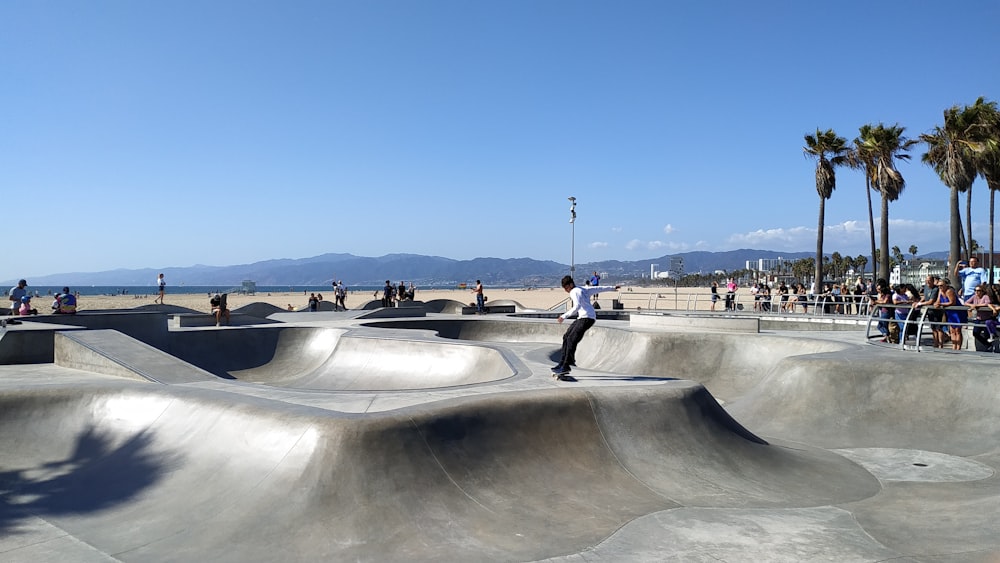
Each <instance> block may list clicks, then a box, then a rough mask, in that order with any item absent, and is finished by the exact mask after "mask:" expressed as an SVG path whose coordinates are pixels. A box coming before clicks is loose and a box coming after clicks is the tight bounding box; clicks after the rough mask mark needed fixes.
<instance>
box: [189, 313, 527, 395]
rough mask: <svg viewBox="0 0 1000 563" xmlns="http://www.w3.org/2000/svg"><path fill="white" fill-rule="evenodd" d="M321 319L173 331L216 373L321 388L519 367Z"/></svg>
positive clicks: (509, 371) (484, 353)
mask: <svg viewBox="0 0 1000 563" xmlns="http://www.w3.org/2000/svg"><path fill="white" fill-rule="evenodd" d="M346 332H347V331H346V330H342V329H334V328H321V327H289V326H275V327H273V328H272V327H253V328H241V329H239V330H204V331H187V332H174V333H171V338H172V340H171V353H173V354H174V355H176V356H178V357H179V358H182V359H184V360H185V361H187V362H190V363H192V364H194V365H196V366H199V367H201V368H203V369H205V370H207V371H209V372H211V373H213V374H215V375H217V376H219V377H225V378H230V379H237V380H240V381H245V382H250V383H261V384H265V385H270V386H274V387H287V388H294V389H314V390H324V391H335V390H341V391H359V390H364V391H386V390H412V389H434V388H441V387H454V386H459V385H473V384H479V383H485V382H491V381H499V380H503V379H507V378H511V377H513V376H515V375H516V372H515V370H514V369H513V368H512V367H511V365H510V363H509V362H507V360H506V359H504V357H503V354H501V353H500V352H499V351H498V350H496V349H494V348H490V347H488V346H481V345H473V344H465V343H450V342H437V341H426V340H404V339H393V338H368V337H359V336H345V333H346Z"/></svg>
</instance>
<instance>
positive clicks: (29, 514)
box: [0, 427, 173, 536]
mask: <svg viewBox="0 0 1000 563" xmlns="http://www.w3.org/2000/svg"><path fill="white" fill-rule="evenodd" d="M117 441H118V440H116V439H114V438H113V437H112V435H110V434H107V433H103V432H101V431H99V430H97V429H96V428H94V427H89V428H87V429H85V430H83V431H82V432H80V434H79V435H78V436H77V437H76V439H75V442H76V444H75V446H74V448H73V452H72V454H70V455H69V456H68V457H67V458H65V459H59V460H52V461H48V462H44V463H40V464H37V465H35V466H33V467H22V468H4V470H3V471H0V536H3V535H16V534H18V533H19V530H18V529H19V527H20V526H21V524H22V523H23V522H25V521H27V520H28V519H30V518H43V519H44V518H49V517H59V516H70V515H72V516H81V515H87V514H90V513H94V512H98V511H101V510H106V509H109V508H112V507H114V506H117V505H121V504H125V503H127V502H129V501H132V500H133V499H135V498H137V497H138V496H140V494H141V493H142V492H143V491H144V490H146V489H148V488H149V487H152V486H153V485H155V484H156V483H157V482H158V481H159V480H160V479H161V478H162V477H163V475H164V474H165V472H166V471H165V468H166V467H167V466H169V465H170V462H171V460H170V459H167V458H171V457H173V456H170V455H168V456H164V455H163V454H162V453H154V452H153V451H151V438H150V436H149V435H148V434H147V433H145V432H139V433H137V434H135V435H134V436H132V437H131V438H129V439H128V440H126V441H125V442H124V443H122V444H121V445H119V446H113V445H112V444H114V443H115V442H117Z"/></svg>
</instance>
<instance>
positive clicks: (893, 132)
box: [855, 123, 917, 279]
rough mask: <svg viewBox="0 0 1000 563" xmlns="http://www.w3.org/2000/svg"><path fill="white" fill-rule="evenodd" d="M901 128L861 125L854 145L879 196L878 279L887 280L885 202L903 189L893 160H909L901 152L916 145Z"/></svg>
mask: <svg viewBox="0 0 1000 563" xmlns="http://www.w3.org/2000/svg"><path fill="white" fill-rule="evenodd" d="M905 130H906V128H905V127H901V126H900V125H899V124H896V125H892V126H889V127H886V126H885V125H883V124H881V123H879V124H878V125H877V126H875V127H872V126H870V125H864V126H862V127H861V128H860V130H859V132H860V136H859V137H858V139H855V146H857V147H858V150H859V152H860V153H861V154H862V155H864V156H863V157H861V160H862V161H863V162H864V163H865V171H866V175H867V176H868V177H869V180H870V182H871V185H872V186H874V187H875V189H877V190H878V191H879V193H880V194H881V195H882V217H881V232H880V233H879V234H880V236H879V249H880V250H881V252H880V253H879V257H880V260H879V262H878V264H879V277H881V278H883V279H889V202H890V201H896V200H897V199H899V195H900V194H901V193H902V192H903V189H904V188H905V187H906V182H905V181H904V180H903V175H902V174H900V173H899V170H897V169H896V160H909V159H910V155H908V154H906V153H905V152H904V151H908V150H910V147H912V146H913V145H915V144H916V143H917V140H915V139H907V138H906V137H904V136H903V131H905Z"/></svg>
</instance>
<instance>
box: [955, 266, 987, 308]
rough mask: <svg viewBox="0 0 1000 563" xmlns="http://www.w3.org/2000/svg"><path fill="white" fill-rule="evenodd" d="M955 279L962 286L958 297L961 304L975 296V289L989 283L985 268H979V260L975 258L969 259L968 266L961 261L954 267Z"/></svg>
mask: <svg viewBox="0 0 1000 563" xmlns="http://www.w3.org/2000/svg"><path fill="white" fill-rule="evenodd" d="M955 279H956V280H957V281H958V282H959V285H960V286H962V294H961V295H960V296H959V297H960V298H961V299H962V303H965V301H966V300H967V299H970V298H971V297H973V296H974V295H975V294H976V288H977V287H979V286H981V285H986V284H989V282H990V280H989V275H988V274H987V272H986V268H980V267H979V258H976V257H975V256H973V257H972V258H969V262H968V264H966V262H965V260H962V261H961V262H959V263H958V265H957V266H955Z"/></svg>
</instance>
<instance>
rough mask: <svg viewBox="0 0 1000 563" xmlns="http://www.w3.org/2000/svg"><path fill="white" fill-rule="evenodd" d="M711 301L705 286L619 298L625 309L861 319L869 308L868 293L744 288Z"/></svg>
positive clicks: (627, 293) (628, 293)
mask: <svg viewBox="0 0 1000 563" xmlns="http://www.w3.org/2000/svg"><path fill="white" fill-rule="evenodd" d="M717 296H718V297H717V299H716V300H715V301H714V307H713V300H712V294H710V293H707V292H706V291H705V290H704V289H683V288H679V289H665V290H661V291H622V292H620V293H619V294H618V300H619V302H620V303H621V304H622V306H623V308H625V309H645V310H652V311H684V312H688V313H693V312H699V313H712V312H714V313H753V314H758V315H775V316H777V315H794V314H802V315H811V316H832V315H845V316H851V317H855V318H864V317H866V316H867V315H868V314H869V313H870V311H871V297H870V296H868V295H823V294H820V295H787V294H786V295H781V294H771V295H762V294H758V295H753V294H751V293H749V292H746V291H737V292H735V293H728V292H720V293H718V294H717Z"/></svg>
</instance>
